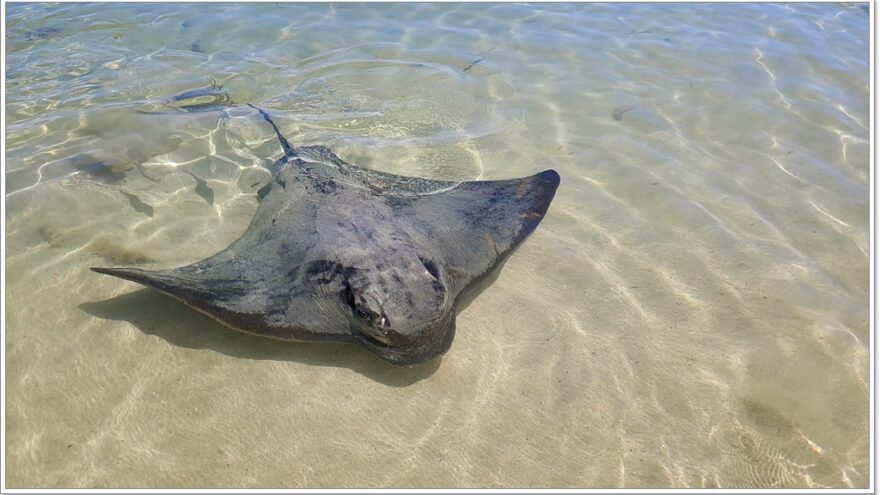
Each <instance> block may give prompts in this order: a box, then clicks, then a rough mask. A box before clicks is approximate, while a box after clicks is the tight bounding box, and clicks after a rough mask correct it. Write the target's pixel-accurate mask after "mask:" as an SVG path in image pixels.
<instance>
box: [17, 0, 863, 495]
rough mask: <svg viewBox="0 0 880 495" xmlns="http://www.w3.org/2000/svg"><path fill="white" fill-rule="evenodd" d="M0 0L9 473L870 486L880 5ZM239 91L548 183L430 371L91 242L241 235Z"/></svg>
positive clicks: (391, 164) (172, 251) (197, 253)
mask: <svg viewBox="0 0 880 495" xmlns="http://www.w3.org/2000/svg"><path fill="white" fill-rule="evenodd" d="M6 7H7V17H6V19H5V22H6V48H7V54H6V67H5V70H6V95H5V96H6V103H5V109H6V122H5V130H6V156H5V168H4V180H5V188H6V189H5V194H6V195H5V207H6V210H5V220H6V259H5V262H6V289H7V292H6V301H5V303H6V321H5V324H6V356H5V363H6V371H7V381H6V393H7V395H6V400H7V401H6V406H7V410H6V432H5V433H6V459H7V479H6V483H7V485H8V486H11V487H61V486H73V487H221V486H227V487H242V486H244V487H357V486H361V487H383V486H388V487H437V486H441V487H729V488H730V487H867V486H868V483H869V478H868V477H869V453H868V449H869V443H868V429H869V416H868V412H869V410H868V397H869V369H868V368H869V347H868V346H869V331H870V329H869V309H868V308H869V305H868V303H869V299H868V298H869V276H868V267H869V256H868V253H869V210H868V208H869V175H870V163H869V141H868V140H869V130H868V123H869V107H868V98H869V77H868V75H869V73H868V67H869V65H868V62H869V58H868V53H869V52H868V23H869V17H868V15H867V10H868V7H867V5H866V4H846V5H841V4H827V3H826V4H726V5H712V4H665V5H664V4H650V5H648V4H644V5H643V4H613V5H603V4H538V5H514V4H369V5H359V4H338V5H329V4H283V3H279V4H275V3H263V4H247V5H237V4H198V5H196V4H161V5H160V4H100V5H98V4H60V5H49V4H31V5H24V4H7V6H6ZM209 78H213V80H214V81H215V82H216V84H214V89H210V90H206V92H204V93H189V96H188V97H187V98H184V99H182V100H180V99H178V100H175V99H174V98H173V97H174V96H175V95H181V94H184V93H186V92H189V91H194V90H199V89H206V88H210V87H211V85H212V82H211V81H210V80H209ZM245 103H253V104H255V105H258V106H262V107H264V108H266V109H267V110H269V111H270V112H271V113H272V115H273V116H274V117H275V119H276V121H277V122H278V124H279V126H280V127H281V128H282V129H283V131H284V132H285V133H286V134H287V135H288V136H289V137H290V138H291V139H293V141H294V143H296V144H297V145H312V144H323V145H326V146H329V147H331V148H332V149H333V150H334V151H335V152H336V153H337V154H338V155H339V156H341V157H342V158H344V159H345V160H347V161H349V162H353V163H355V164H358V165H360V166H364V167H368V168H373V169H377V170H383V171H386V172H392V173H399V174H405V175H414V176H422V177H430V178H437V179H449V180H474V179H496V178H510V177H518V176H524V175H529V174H532V173H534V172H537V171H540V170H543V169H546V168H551V167H552V168H555V169H556V170H557V171H558V172H559V173H560V174H561V176H562V185H561V187H560V189H559V191H558V193H557V196H556V199H555V200H554V202H553V204H552V206H551V208H550V210H549V212H548V214H547V217H546V218H545V220H544V222H543V223H542V224H541V226H540V227H539V228H538V229H537V231H536V232H535V233H534V234H533V235H532V236H531V237H530V238H529V239H528V240H527V241H526V243H525V244H524V245H523V246H522V247H521V248H520V249H519V250H518V251H517V252H516V253H515V254H514V255H513V257H511V259H510V260H509V261H508V262H507V264H506V265H505V266H504V268H503V270H502V271H501V273H500V275H499V276H498V278H497V280H496V281H495V283H494V284H493V285H491V286H490V287H489V288H488V289H487V290H486V291H485V292H484V293H483V294H482V295H481V296H480V297H478V298H477V299H476V300H475V301H474V302H473V303H472V304H471V305H470V306H468V307H467V308H466V310H464V311H463V312H462V313H461V314H460V315H459V317H458V324H457V328H458V332H457V337H456V340H455V342H454V343H453V346H452V348H451V350H450V351H449V352H448V353H447V354H446V355H445V356H444V357H443V358H442V359H440V360H437V361H434V362H432V363H428V364H426V365H423V366H419V367H415V368H409V369H400V368H395V367H392V366H390V365H387V364H385V363H383V362H380V361H378V360H377V359H376V358H375V357H374V356H372V355H371V354H369V353H368V352H366V351H363V350H361V349H359V348H355V347H349V346H344V345H329V344H328V345H317V344H285V343H279V342H275V341H271V340H266V339H261V338H258V337H252V336H248V335H243V334H239V333H236V332H234V331H232V330H229V329H226V328H225V327H222V326H220V325H219V324H217V323H215V322H214V321H213V320H210V319H209V318H207V317H204V316H202V315H201V314H198V313H196V312H195V311H192V310H190V309H188V308H186V307H185V306H183V305H181V304H179V303H177V302H175V301H173V300H171V299H169V298H167V297H165V296H162V295H160V294H157V293H156V292H153V291H149V290H145V289H141V288H139V286H136V285H135V284H133V283H128V282H124V281H121V280H118V279H113V278H110V277H105V276H100V275H97V274H95V273H92V272H90V271H89V270H88V268H89V267H90V266H108V265H109V266H115V265H135V266H143V267H145V268H156V267H171V266H179V265H183V264H187V263H190V262H193V261H196V260H198V259H201V258H204V257H206V256H208V255H211V254H213V253H215V252H217V251H219V250H221V249H223V248H224V247H225V246H226V245H227V244H228V243H230V242H231V241H232V240H234V239H235V238H237V236H238V235H240V234H241V233H242V232H243V230H244V229H245V227H246V226H247V224H248V222H249V220H250V218H251V216H252V215H253V213H254V211H255V209H256V205H257V202H256V196H255V194H256V191H257V190H258V189H259V188H260V187H261V186H262V185H263V184H264V183H265V182H266V180H267V179H268V172H267V171H266V168H265V167H266V165H267V164H270V163H271V161H272V160H273V159H275V158H277V157H279V156H280V155H281V152H280V149H279V147H278V144H277V142H276V141H275V140H274V137H273V135H272V133H271V129H269V128H268V127H267V126H266V125H265V122H263V121H262V120H261V119H260V117H259V116H258V115H257V114H256V113H255V112H254V111H253V110H252V109H250V108H249V107H247V106H245V105H244V104H245Z"/></svg>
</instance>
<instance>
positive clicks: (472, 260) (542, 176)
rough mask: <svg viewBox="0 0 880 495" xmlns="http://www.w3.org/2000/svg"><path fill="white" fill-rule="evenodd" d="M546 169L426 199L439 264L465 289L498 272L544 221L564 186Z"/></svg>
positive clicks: (424, 204)
mask: <svg viewBox="0 0 880 495" xmlns="http://www.w3.org/2000/svg"><path fill="white" fill-rule="evenodd" d="M559 181H560V179H559V174H558V173H556V171H554V170H545V171H543V172H540V173H538V174H535V175H532V176H529V177H523V178H521V179H509V180H498V181H475V182H464V183H461V184H460V185H458V186H456V187H455V188H453V189H451V190H449V191H446V192H441V193H437V194H435V195H432V196H425V197H423V198H422V201H420V202H419V203H421V204H420V205H419V206H418V208H419V209H420V212H419V213H420V215H419V217H420V218H425V219H429V221H428V223H430V224H433V225H434V232H435V237H436V238H437V239H438V242H439V243H440V244H441V245H442V249H440V250H438V252H440V253H443V255H442V256H443V258H444V259H442V260H435V262H436V261H439V262H440V264H443V265H444V266H445V267H447V268H448V269H449V271H451V272H452V273H450V275H451V277H453V278H454V279H455V280H456V283H457V284H456V285H457V286H458V288H459V289H462V288H465V287H467V286H470V285H471V284H472V282H474V281H475V280H477V279H480V278H481V277H484V276H486V275H488V274H489V273H490V272H492V271H493V270H494V269H495V268H496V267H497V266H498V265H499V264H500V263H501V262H502V261H504V259H505V258H506V257H507V256H508V255H509V254H510V253H512V252H513V250H514V249H516V247H517V246H519V245H520V244H521V243H522V242H523V241H524V240H525V238H526V237H527V236H528V235H529V234H531V233H532V231H534V230H535V228H536V227H537V226H538V224H539V223H540V222H541V220H543V218H544V215H545V214H546V213H547V209H548V208H549V207H550V202H551V201H552V200H553V197H554V195H555V194H556V189H557V187H559Z"/></svg>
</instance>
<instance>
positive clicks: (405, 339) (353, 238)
mask: <svg viewBox="0 0 880 495" xmlns="http://www.w3.org/2000/svg"><path fill="white" fill-rule="evenodd" d="M253 108H255V109H256V110H257V111H258V112H259V113H260V115H261V116H262V117H263V119H264V120H265V121H266V122H268V123H269V124H270V125H271V126H272V129H273V130H274V131H275V134H276V136H277V138H278V141H279V143H280V144H281V148H282V151H283V152H284V154H283V156H282V157H281V158H279V159H278V160H276V161H275V163H274V165H273V166H272V170H271V171H272V175H273V179H272V180H271V181H269V183H268V184H267V185H265V186H263V188H261V189H260V191H259V193H258V194H257V197H258V199H259V207H258V208H257V211H256V213H255V214H254V218H253V220H252V221H251V223H250V225H249V226H248V228H247V230H246V231H245V232H244V234H242V236H241V237H240V238H239V239H238V240H236V241H234V242H233V243H232V244H230V245H229V247H227V248H226V249H224V250H223V251H221V252H219V253H217V254H215V255H214V256H211V257H209V258H207V259H204V260H202V261H199V262H197V263H194V264H192V265H188V266H184V267H180V268H174V269H165V270H156V271H146V270H140V269H137V268H92V270H94V271H96V272H98V273H103V274H107V275H113V276H116V277H119V278H123V279H126V280H132V281H134V282H138V283H140V284H143V285H146V286H148V287H152V288H154V289H157V290H159V291H161V292H164V293H165V294H168V295H170V296H172V297H175V298H177V299H179V300H181V301H183V302H184V303H186V304H187V305H189V306H191V307H193V308H195V309H197V310H199V311H201V312H203V313H205V314H208V315H210V316H211V317H213V318H215V319H216V320H218V321H220V322H221V323H223V324H225V325H227V326H229V327H231V328H234V329H237V330H239V331H242V332H246V333H251V334H256V335H263V336H267V337H273V338H277V339H282V340H293V341H341V342H349V343H353V344H357V345H360V346H362V347H364V348H366V349H367V350H369V351H371V352H373V353H374V354H375V355H377V356H378V357H380V358H381V359H383V360H385V361H388V362H390V363H393V364H396V365H411V364H416V363H420V362H423V361H427V360H430V359H433V358H436V357H438V356H440V355H442V354H443V353H444V352H446V350H447V349H449V347H450V346H451V345H452V340H453V337H454V335H455V317H456V313H457V310H458V309H459V307H460V306H462V305H466V304H467V302H469V301H470V300H471V299H473V297H474V296H475V295H476V294H478V293H479V292H480V291H481V290H482V288H484V286H485V284H486V282H489V281H491V280H493V277H494V275H495V274H497V272H498V270H499V269H500V267H501V265H502V263H503V262H504V260H505V259H506V258H507V257H508V256H510V255H511V254H512V253H513V252H514V250H515V249H516V248H517V247H518V246H519V245H520V244H522V242H523V241H524V240H525V239H526V237H527V236H528V235H529V234H531V233H532V232H533V231H534V230H535V228H536V227H537V226H538V224H539V223H540V222H541V220H542V219H543V218H544V215H545V214H546V212H547V209H548V208H549V206H550V202H551V201H552V200H553V196H554V195H555V193H556V189H557V187H558V186H559V180H560V179H559V174H557V173H556V172H555V171H553V170H545V171H543V172H540V173H538V174H535V175H532V176H529V177H523V178H519V179H507V180H492V181H473V182H451V181H439V180H430V179H422V178H418V177H404V176H400V175H393V174H387V173H383V172H378V171H374V170H368V169H363V168H360V167H357V166H354V165H352V164H349V163H347V162H345V161H344V160H342V159H341V158H339V157H338V156H336V155H334V154H333V153H332V152H331V151H330V150H329V149H327V148H325V147H323V146H303V147H298V148H297V147H293V146H291V145H290V143H289V142H288V141H287V139H285V137H284V136H283V135H282V134H281V131H280V130H279V129H278V126H277V125H275V123H274V122H273V121H272V119H271V118H270V117H269V114H268V113H266V112H265V111H263V110H261V109H259V108H257V107H253Z"/></svg>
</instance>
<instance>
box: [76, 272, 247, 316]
mask: <svg viewBox="0 0 880 495" xmlns="http://www.w3.org/2000/svg"><path fill="white" fill-rule="evenodd" d="M92 271H94V272H98V273H102V274H105V275H112V276H114V277H119V278H121V279H125V280H130V281H132V282H137V283H139V284H141V285H145V286H147V287H150V288H153V289H156V290H159V291H161V292H163V293H165V294H168V295H169V296H171V297H173V298H175V299H178V300H180V301H182V302H183V303H185V304H187V305H188V306H191V307H193V308H195V309H198V310H199V311H202V312H203V313H206V314H208V315H210V316H213V317H214V318H217V319H220V320H221V321H224V323H228V322H226V321H225V317H224V310H223V303H224V302H229V301H230V300H233V299H234V298H235V297H237V296H238V292H239V291H238V290H236V288H235V287H229V284H223V283H221V282H220V281H212V280H210V279H205V278H202V277H198V276H194V275H193V274H192V273H189V272H190V270H188V269H187V268H186V267H185V268H182V269H181V268H177V269H172V270H155V271H151V270H141V269H138V268H92Z"/></svg>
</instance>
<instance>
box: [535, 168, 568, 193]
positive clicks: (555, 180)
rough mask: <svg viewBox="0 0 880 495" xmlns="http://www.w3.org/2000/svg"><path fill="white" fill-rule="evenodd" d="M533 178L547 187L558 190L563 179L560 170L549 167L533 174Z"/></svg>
mask: <svg viewBox="0 0 880 495" xmlns="http://www.w3.org/2000/svg"><path fill="white" fill-rule="evenodd" d="M532 178H533V179H536V180H538V181H539V182H541V183H542V185H544V186H545V187H547V188H550V189H553V191H554V192H555V191H556V188H557V187H559V183H560V182H561V181H562V178H561V177H559V172H557V171H555V170H553V169H552V168H549V169H547V170H545V171H543V172H538V173H537V174H535V175H533V176H532Z"/></svg>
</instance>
